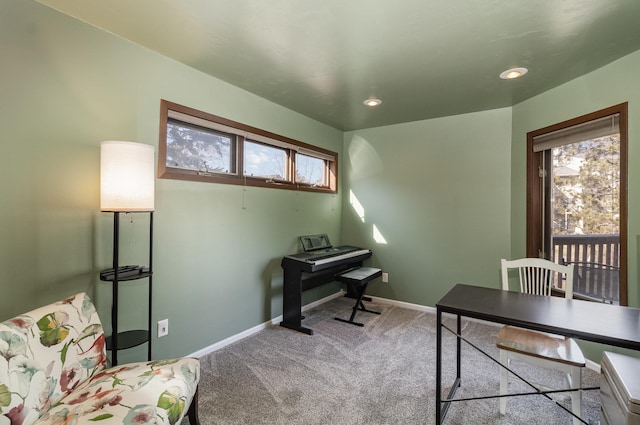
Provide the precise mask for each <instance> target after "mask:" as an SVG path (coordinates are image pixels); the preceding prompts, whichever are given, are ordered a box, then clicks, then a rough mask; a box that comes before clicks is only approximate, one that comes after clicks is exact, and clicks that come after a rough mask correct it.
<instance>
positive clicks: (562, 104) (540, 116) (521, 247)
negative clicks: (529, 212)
mask: <svg viewBox="0 0 640 425" xmlns="http://www.w3.org/2000/svg"><path fill="white" fill-rule="evenodd" d="M639 70H640V51H639V52H635V53H632V54H630V55H628V56H625V57H624V58H621V59H619V60H617V61H615V62H613V63H611V64H609V65H607V66H605V67H603V68H600V69H598V70H596V71H594V72H591V73H590V74H587V75H585V76H583V77H581V78H578V79H576V80H573V81H570V82H568V83H566V84H564V85H562V86H560V87H558V88H556V89H553V90H550V91H548V92H546V93H543V94H541V95H539V96H536V97H534V98H532V99H530V100H528V101H526V102H522V103H520V104H518V105H516V106H515V107H514V108H513V136H512V146H511V176H512V177H511V178H512V180H511V211H512V213H511V247H512V256H513V257H514V258H516V257H521V256H524V255H525V252H526V245H525V243H526V234H525V224H526V198H525V194H526V175H525V171H526V143H527V132H529V131H532V130H536V129H539V128H543V127H546V126H548V125H552V124H556V123H558V122H562V121H565V120H568V119H571V118H574V117H578V116H581V115H584V114H587V113H590V112H594V111H597V110H600V109H603V108H606V107H609V106H613V105H617V104H619V103H623V102H628V103H629V182H628V183H629V186H628V197H629V210H628V235H627V236H628V244H629V246H628V250H629V252H628V267H629V270H628V294H629V305H631V306H635V307H638V306H640V290H639V284H638V282H639V279H640V276H639V275H638V261H639V257H638V255H639V251H638V241H639V238H640V237H639V234H640V219H638V217H640V116H639V115H638V113H639V110H638V106H637V105H638V102H640V81H639V80H638V71H639ZM581 345H582V346H583V349H584V351H585V354H586V355H587V356H588V357H589V358H591V359H592V360H595V361H599V360H600V359H599V351H600V349H601V348H602V347H599V346H594V345H593V344H586V343H581ZM616 351H618V350H616Z"/></svg>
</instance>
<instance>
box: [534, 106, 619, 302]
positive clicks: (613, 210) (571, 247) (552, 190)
mask: <svg viewBox="0 0 640 425" xmlns="http://www.w3.org/2000/svg"><path fill="white" fill-rule="evenodd" d="M626 122H627V121H626V104H622V105H618V106H615V107H612V108H608V109H606V110H602V111H598V112H595V113H593V114H589V115H586V116H583V117H579V118H576V119H574V120H570V121H567V122H565V123H560V124H557V125H555V126H551V127H548V128H545V129H541V130H537V131H535V132H532V133H529V135H528V153H527V158H528V159H527V168H528V171H527V192H528V193H527V256H530V257H531V256H536V257H542V258H547V259H549V260H551V261H554V262H557V263H561V264H574V265H575V267H576V269H575V278H574V294H575V297H576V298H583V299H587V300H592V301H600V302H606V303H615V304H622V305H626V303H627V290H626V289H627V288H626V246H627V245H626V243H627V240H626V239H627V238H626V217H627V213H626V205H627V203H626V184H627V177H626V175H627V172H626V170H627V158H626V146H627V137H626ZM554 286H556V288H557V290H558V291H562V290H563V288H564V283H563V282H555V283H554Z"/></svg>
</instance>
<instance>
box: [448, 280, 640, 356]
mask: <svg viewBox="0 0 640 425" xmlns="http://www.w3.org/2000/svg"><path fill="white" fill-rule="evenodd" d="M436 308H437V309H438V311H439V312H446V313H454V314H460V315H462V316H467V317H473V318H476V319H482V320H487V321H491V322H497V323H503V324H506V325H514V326H519V327H523V328H528V329H534V330H538V331H543V332H550V333H555V334H558V335H565V336H569V337H573V338H578V339H583V340H586V341H594V342H598V343H602V344H607V345H613V346H617V347H624V348H630V349H632V350H640V309H637V308H632V307H623V306H618V305H611V304H601V303H596V302H590V301H582V300H567V299H564V298H559V297H544V296H540V295H530V294H523V293H520V292H514V291H503V290H500V289H492V288H481V287H478V286H470V285H463V284H457V285H456V286H454V287H453V288H452V289H451V290H450V291H449V292H448V293H447V294H446V295H445V296H444V297H442V299H441V300H440V301H438V303H437V304H436Z"/></svg>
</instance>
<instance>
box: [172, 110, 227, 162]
mask: <svg viewBox="0 0 640 425" xmlns="http://www.w3.org/2000/svg"><path fill="white" fill-rule="evenodd" d="M234 137H235V136H233V135H231V134H227V133H222V132H217V131H214V130H208V129H202V128H198V127H191V126H187V125H185V124H183V123H180V122H178V121H169V122H168V123H167V160H166V165H167V167H172V168H183V169H188V170H197V171H201V172H216V173H233V172H234V171H235V170H234V169H233V167H232V161H231V148H232V143H233V139H234Z"/></svg>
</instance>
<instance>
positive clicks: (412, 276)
mask: <svg viewBox="0 0 640 425" xmlns="http://www.w3.org/2000/svg"><path fill="white" fill-rule="evenodd" d="M0 54H1V55H2V58H3V65H2V66H1V67H0V89H1V90H0V93H1V94H0V96H2V97H1V98H0V128H1V129H2V133H1V134H2V135H1V136H0V137H2V139H1V141H0V158H2V160H3V167H2V171H1V173H2V174H1V175H2V179H0V195H1V196H2V203H1V204H0V222H2V226H0V286H1V287H2V289H3V290H4V293H5V295H4V296H2V297H0V318H2V319H4V318H8V317H11V316H14V315H16V314H19V313H22V312H25V311H27V310H28V309H31V308H35V307H37V306H40V305H42V304H44V303H47V302H51V301H54V300H57V299H59V298H61V297H63V296H68V295H71V294H73V293H75V292H78V291H87V292H89V293H90V294H91V295H92V296H93V298H94V301H95V302H96V304H97V305H98V310H99V313H100V316H101V318H102V320H103V322H104V324H105V328H106V329H107V332H110V310H109V308H110V303H111V294H110V286H109V285H108V284H106V283H103V282H100V281H99V280H98V278H97V276H98V272H99V271H100V270H101V269H103V268H107V267H110V261H111V236H112V235H111V232H112V216H111V215H110V214H108V213H101V212H99V144H100V141H102V140H108V139H121V140H133V141H138V142H142V143H147V144H150V145H154V146H156V147H157V144H158V127H159V104H160V99H167V100H170V101H173V102H177V103H180V104H184V105H186V106H190V107H193V108H197V109H200V110H203V111H207V112H210V113H213V114H217V115H220V116H224V117H226V118H229V119H232V120H235V121H239V122H243V123H245V124H248V125H252V126H255V127H259V128H263V129H265V130H268V131H271V132H274V133H278V134H281V135H284V136H287V137H291V138H294V139H298V140H301V141H304V142H307V143H311V144H315V145H318V146H322V147H324V148H327V149H331V150H334V151H336V152H338V153H339V154H340V161H339V164H340V167H341V168H340V170H339V176H340V178H341V190H340V192H339V193H338V194H337V195H326V194H312V193H298V192H292V191H284V190H274V189H262V188H251V187H250V188H247V189H246V192H245V191H244V189H243V188H242V187H239V186H227V185H217V184H207V183H194V182H182V181H174V180H156V213H155V232H154V236H155V243H154V266H155V278H154V301H153V307H154V322H155V321H156V320H160V319H165V318H168V319H169V329H170V333H169V336H167V337H164V338H161V339H157V338H155V337H154V339H153V341H154V357H155V358H161V357H168V356H179V355H184V354H188V353H192V352H194V351H197V350H200V349H202V348H204V347H207V346H209V345H211V344H214V343H216V342H219V341H221V340H223V339H225V338H227V337H229V336H232V335H235V334H238V333H239V332H242V331H244V330H246V329H249V328H251V327H253V326H255V325H258V324H260V323H263V322H265V321H267V320H269V319H270V318H273V317H277V316H278V315H280V314H281V305H282V298H281V291H282V287H281V285H282V272H281V268H280V265H279V263H280V259H281V257H282V256H283V255H285V254H288V253H291V252H294V251H296V250H297V240H296V238H297V236H299V235H301V234H310V233H319V232H327V233H329V235H330V236H331V238H332V240H333V241H334V242H337V243H348V244H354V245H362V246H368V247H371V248H372V249H373V251H374V256H373V258H372V260H371V264H372V265H376V266H379V267H382V268H383V269H384V270H385V271H386V272H388V273H389V284H382V283H380V282H376V283H375V284H373V285H371V287H370V288H371V289H370V292H371V293H372V294H373V295H377V296H382V297H387V298H391V299H396V300H400V301H406V302H411V303H416V304H423V305H431V306H432V305H434V304H435V303H436V302H437V300H438V299H439V298H440V297H441V296H442V295H443V294H444V293H445V292H446V291H447V290H448V289H449V288H450V287H451V286H452V285H454V284H455V283H457V282H464V283H470V284H476V285H482V286H488V287H498V285H499V284H498V282H499V259H500V258H502V257H513V258H515V257H518V256H522V255H524V252H525V240H524V237H525V234H524V232H525V175H524V172H525V150H524V149H525V141H526V133H527V132H528V131H531V130H534V129H537V128H541V127H544V126H546V125H550V124H553V123H556V122H560V121H563V120H566V119H569V118H573V117H575V116H578V115H582V114H585V113H588V112H592V111H594V110H597V109H601V108H604V107H607V106H610V105H613V104H617V103H621V102H624V101H628V102H629V117H630V120H629V122H630V128H629V136H630V140H629V161H630V163H629V218H630V222H629V243H630V245H629V296H630V304H631V305H636V306H638V305H640V293H639V290H638V279H639V276H638V255H640V254H639V250H638V240H639V236H638V235H639V230H640V229H639V225H640V223H639V222H638V220H636V219H635V217H638V216H639V213H640V204H639V200H640V196H638V195H640V193H639V192H640V184H637V183H635V182H638V181H640V176H639V175H638V174H639V173H640V172H639V171H637V170H638V169H639V167H638V166H639V165H640V150H639V149H638V134H640V120H638V119H636V118H637V115H638V112H637V108H636V107H635V102H636V101H637V100H638V99H639V98H640V83H638V82H637V81H636V74H637V70H638V69H640V52H637V53H634V54H632V55H630V56H627V57H625V58H623V59H621V60H618V61H617V62H614V63H612V64H610V65H608V66H606V67H604V68H602V69H600V70H597V71H595V72H592V73H591V74H588V75H586V76H584V77H582V78H580V79H577V80H575V81H572V82H569V83H567V84H565V85H563V86H561V87H558V88H556V89H554V90H551V91H549V92H547V93H544V94H542V95H540V96H537V97H536V98H533V99H531V100H529V101H526V102H523V103H521V104H519V105H517V106H515V107H513V108H504V109H498V110H492V111H484V112H478V113H472V114H465V115H458V116H451V117H445V118H438V119H432V120H425V121H419V122H412V123H406V124H399V125H393V126H386V127H380V128H372V129H367V130H362V131H353V132H348V133H344V134H343V133H342V132H340V131H338V130H336V129H333V128H330V127H327V126H325V125H323V124H320V123H318V122H316V121H314V120H311V119H309V118H307V117H305V116H302V115H300V114H298V113H295V112H292V111H290V110H287V109H285V108H283V107H280V106H278V105H275V104H273V103H270V102H268V101H266V100H264V99H261V98H259V97H256V96H254V95H252V94H250V93H247V92H245V91H243V90H240V89H238V88H236V87H233V86H231V85H229V84H226V83H224V82H222V81H220V80H217V79H215V78H212V77H210V76H207V75H204V74H202V73H200V72H197V71H195V70H193V69H191V68H189V67H186V66H184V65H182V64H179V63H177V62H175V61H172V60H169V59H167V58H165V57H162V56H160V55H158V54H155V53H153V52H150V51H148V50H146V49H143V48H141V47H139V46H136V45H134V44H132V43H129V42H127V41H125V40H123V39H121V38H118V37H115V36H113V35H110V34H108V33H105V32H103V31H100V30H98V29H96V28H93V27H91V26H88V25H85V24H83V23H81V22H79V21H77V20H74V19H72V18H70V17H67V16H65V15H62V14H60V13H58V12H55V11H53V10H51V9H49V8H47V7H45V6H42V5H40V4H38V3H36V2H33V1H14V0H0ZM534 71H535V70H532V72H534ZM525 78H526V77H525ZM354 199H356V200H357V202H354V201H353V200H354ZM243 207H244V208H243ZM374 226H375V229H376V231H377V233H376V234H374ZM146 228H147V221H146V217H145V216H144V215H132V216H130V217H125V218H123V220H122V232H123V234H122V241H121V247H122V250H123V252H124V255H125V256H126V259H127V260H130V261H127V262H128V263H136V262H141V263H144V262H145V254H146V245H145V244H146V236H145V231H146ZM383 239H384V240H383ZM338 288H339V287H338V286H337V285H326V286H325V287H322V288H318V289H317V290H313V291H309V293H305V295H304V298H305V300H307V301H310V300H315V299H317V298H319V297H322V296H324V295H328V294H330V293H333V292H335V291H336V290H337V289H338ZM121 295H122V297H121V301H122V314H121V316H120V317H121V322H122V323H123V326H124V327H127V328H131V327H137V326H140V325H141V324H143V323H144V320H145V314H146V308H145V306H144V303H141V300H144V299H145V297H146V291H145V283H144V282H135V283H131V284H127V286H126V287H123V289H122V291H121ZM153 332H154V335H155V329H154V330H153ZM599 348H600V347H587V349H588V350H593V352H594V353H597V352H598V349H599ZM590 352H591V351H590ZM141 353H144V347H140V348H139V349H134V350H130V351H129V352H125V353H123V355H122V356H121V360H122V361H126V360H128V359H139V358H140V356H141V355H143V354H141ZM596 355H597V354H596Z"/></svg>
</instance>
